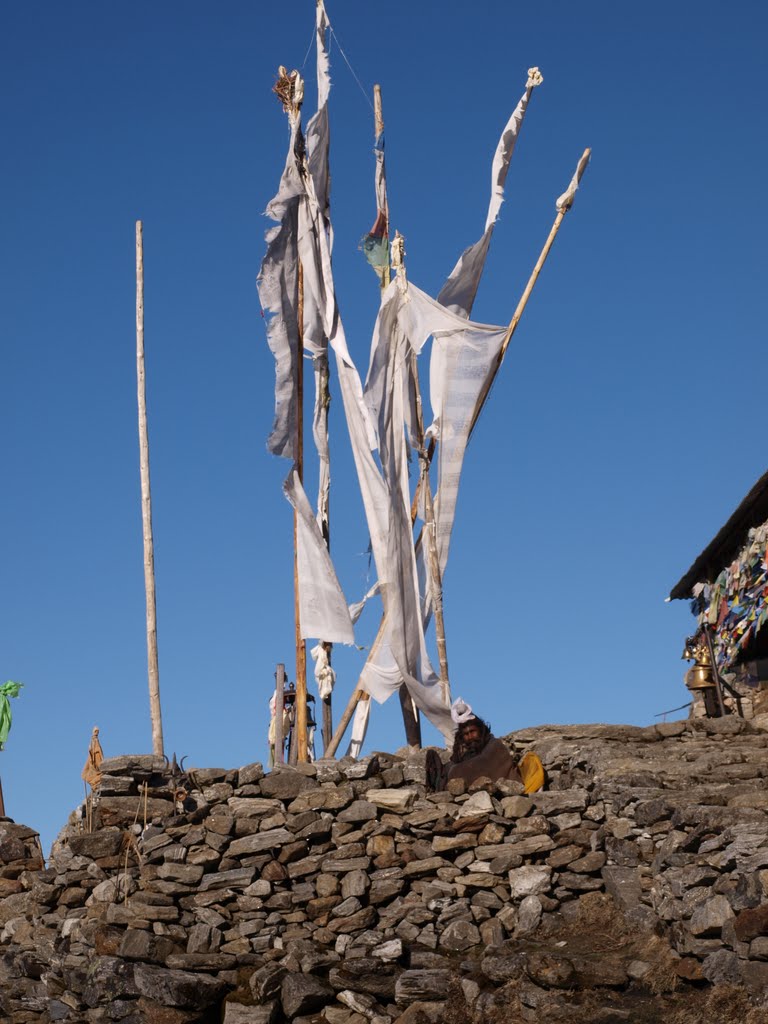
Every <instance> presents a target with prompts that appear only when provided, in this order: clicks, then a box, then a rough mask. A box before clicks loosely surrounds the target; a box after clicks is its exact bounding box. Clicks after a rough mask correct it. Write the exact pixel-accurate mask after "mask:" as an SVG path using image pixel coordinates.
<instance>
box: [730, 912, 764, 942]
mask: <svg viewBox="0 0 768 1024" xmlns="http://www.w3.org/2000/svg"><path fill="white" fill-rule="evenodd" d="M733 927H734V931H735V932H736V938H737V939H738V940H739V941H740V942H749V941H750V940H751V939H756V938H757V937H758V936H759V935H768V903H764V904H763V905H762V906H760V907H753V908H751V909H748V910H742V911H741V913H740V914H738V915H737V917H736V920H735V921H734V922H733Z"/></svg>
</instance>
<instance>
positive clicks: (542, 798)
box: [531, 789, 589, 814]
mask: <svg viewBox="0 0 768 1024" xmlns="http://www.w3.org/2000/svg"><path fill="white" fill-rule="evenodd" d="M588 795H589V794H588V793H587V791H586V790H585V789H561V790H548V791H547V792H543V793H534V794H533V795H532V796H531V800H532V801H533V803H534V804H535V805H536V809H537V810H538V811H539V812H540V813H542V814H560V813H562V812H563V811H583V810H584V809H585V807H586V806H587V798H588Z"/></svg>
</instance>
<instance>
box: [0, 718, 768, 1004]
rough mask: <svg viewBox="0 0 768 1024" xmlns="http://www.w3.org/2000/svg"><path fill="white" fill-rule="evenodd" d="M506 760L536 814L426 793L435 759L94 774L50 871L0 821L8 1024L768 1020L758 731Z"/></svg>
mask: <svg viewBox="0 0 768 1024" xmlns="http://www.w3.org/2000/svg"><path fill="white" fill-rule="evenodd" d="M508 742H509V743H510V744H511V745H512V746H513V747H515V748H517V749H518V750H523V749H525V748H527V747H532V748H533V749H535V750H536V751H537V752H538V753H539V755H540V756H541V758H542V760H543V761H544V764H545V767H546V769H547V773H548V788H547V790H546V791H545V792H542V793H539V794H535V795H533V796H532V797H527V796H524V795H522V793H521V792H520V787H519V786H517V785H516V784H514V783H510V782H506V781H505V782H501V783H496V784H492V783H490V782H487V783H483V782H482V781H481V782H480V783H478V784H476V785H474V786H472V787H470V790H469V791H468V792H464V791H463V789H462V786H461V785H458V786H455V785H453V784H452V789H451V791H450V792H446V793H437V794H429V795H428V794H426V792H425V788H424V767H423V753H421V754H419V755H417V756H414V757H410V758H404V757H397V756H395V755H388V754H378V755H374V756H373V757H370V758H367V759H365V760H362V761H359V762H354V761H350V760H342V761H338V762H335V761H334V762H325V761H321V762H318V763H317V764H315V765H309V766H301V767H299V768H298V769H282V770H279V771H273V772H271V773H269V774H264V772H263V770H262V768H261V766H260V765H258V764H253V765H247V766H245V767H242V768H240V769H233V770H226V769H204V770H202V769H201V770H197V771H191V772H188V773H186V774H185V773H181V772H178V771H176V772H174V773H169V771H168V769H167V766H166V765H165V764H164V763H163V762H162V761H158V760H157V759H155V758H153V757H150V756H135V757H118V758H113V759H111V760H109V761H106V762H104V764H103V766H102V767H103V772H104V778H103V781H102V784H101V787H100V789H99V792H98V794H97V796H96V799H95V801H94V806H93V807H92V808H89V809H87V811H85V812H83V811H82V810H81V812H80V814H79V815H73V816H72V818H71V820H70V823H69V824H68V825H67V827H66V828H65V829H64V831H63V832H62V834H61V836H60V837H59V840H57V842H56V843H55V844H54V849H53V851H52V853H51V857H50V860H49V865H48V867H47V868H43V865H42V858H41V853H40V849H39V843H38V842H37V838H36V834H35V833H34V831H33V830H32V829H29V828H27V827H25V826H23V825H16V824H14V823H12V822H10V821H8V820H4V821H0V1019H2V1020H4V1021H8V1022H10V1024H32V1022H35V1024H37V1022H41V1024H42V1022H45V1024H47V1022H50V1021H66V1022H79V1021H87V1022H92V1024H97V1022H99V1024H100V1022H108V1021H109V1022H112V1021H114V1022H116V1024H119V1022H122V1024H140V1022H156V1024H190V1022H193V1021H199V1022H203V1024H204V1022H214V1021H221V1020H223V1021H224V1022H225V1024H279V1022H281V1021H293V1022H298V1024H309V1022H310V1021H312V1022H315V1021H317V1022H322V1024H364V1022H365V1021H366V1020H368V1021H372V1022H373V1024H392V1022H398V1024H417V1022H422V1021H441V1020H451V1021H462V1020H466V1021H470V1020H476V1021H481V1020H482V1021H485V1020H492V1019H494V1017H493V1015H494V1013H500V1014H501V1016H499V1017H498V1019H499V1020H502V1019H503V1020H509V1021H512V1020H518V1019H519V1020H544V1019H560V1018H558V1017H557V1016H556V1014H557V1013H560V1012H562V1013H566V1014H567V1019H569V1020H574V1021H575V1020H577V1019H581V1018H578V1016H577V1013H578V1008H579V1006H581V1005H582V1004H583V1005H585V1006H586V1005H587V1004H589V1006H592V1007H593V1008H594V1006H598V1005H599V1007H600V1008H601V1012H603V1011H605V1012H608V1013H614V1016H613V1017H604V1016H603V1017H599V1016H595V1017H589V1019H590V1020H592V1019H595V1020H597V1019H601V1020H609V1019H610V1020H630V1019H634V1018H631V1017H629V1016H626V1015H625V1016H623V1017H622V1016H621V1014H622V1013H626V1012H627V1011H625V1010H622V1006H623V1005H628V1003H627V1001H628V1000H630V1001H631V1000H633V999H634V1000H635V1001H636V1000H637V999H643V998H646V997H647V998H648V999H657V1000H658V999H660V998H661V999H663V998H665V996H664V993H665V992H666V993H671V992H673V990H675V988H677V991H678V994H680V993H681V991H682V990H686V991H688V990H689V995H688V996H686V995H685V993H684V992H683V996H682V997H681V998H684V999H694V998H700V997H701V993H702V990H706V989H707V988H708V987H709V986H710V985H719V986H723V985H730V986H733V987H734V988H735V989H737V990H739V991H740V992H745V993H748V994H749V996H750V998H751V999H752V1000H753V1001H756V1002H758V1003H759V1002H760V1000H761V999H763V997H764V994H765V992H766V991H767V990H768V815H767V814H766V809H768V794H767V793H766V790H765V778H766V774H768V758H767V757H766V753H767V751H766V747H768V734H766V733H764V732H761V731H759V730H758V729H756V728H755V727H754V726H752V725H751V724H749V723H746V722H743V721H741V720H737V719H734V718H730V717H729V718H725V719H719V720H704V721H687V722H678V723H668V724H664V725H659V726H655V727H649V728H646V729H640V728H634V727H629V726H564V727H554V726H552V727H550V726H543V727H540V728H537V729H530V730H525V731H522V732H518V733H516V734H513V735H512V736H510V737H508ZM606 936H607V937H608V938H607V939H606ZM668 998H673V997H672V996H669V997H668ZM590 1000H591V1002H590ZM595 1000H597V1002H595ZM590 1012H592V1011H590ZM615 1014H619V1016H615ZM553 1015H554V1016H553ZM585 1019H586V1018H585ZM637 1019H639V1018H637ZM649 1019H651V1018H649ZM691 1019H697V1018H691Z"/></svg>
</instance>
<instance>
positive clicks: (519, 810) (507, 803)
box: [501, 797, 534, 818]
mask: <svg viewBox="0 0 768 1024" xmlns="http://www.w3.org/2000/svg"><path fill="white" fill-rule="evenodd" d="M501 804H502V814H503V815H504V817H505V818H524V817H525V815H526V814H530V812H531V811H532V810H534V801H532V800H531V799H530V797H504V799H503V800H502V802H501Z"/></svg>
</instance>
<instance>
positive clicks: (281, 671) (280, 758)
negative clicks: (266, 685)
mask: <svg viewBox="0 0 768 1024" xmlns="http://www.w3.org/2000/svg"><path fill="white" fill-rule="evenodd" d="M284 703H285V665H283V663H282V662H278V665H277V671H276V672H275V764H276V765H277V764H283V763H284V762H285V749H284V745H285V736H284V735H283V705H284Z"/></svg>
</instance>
